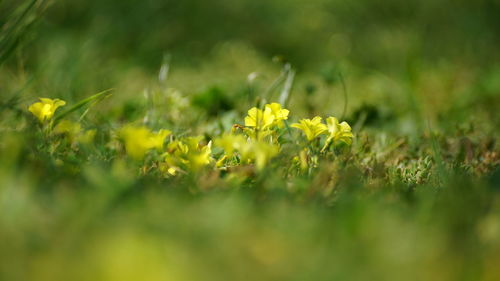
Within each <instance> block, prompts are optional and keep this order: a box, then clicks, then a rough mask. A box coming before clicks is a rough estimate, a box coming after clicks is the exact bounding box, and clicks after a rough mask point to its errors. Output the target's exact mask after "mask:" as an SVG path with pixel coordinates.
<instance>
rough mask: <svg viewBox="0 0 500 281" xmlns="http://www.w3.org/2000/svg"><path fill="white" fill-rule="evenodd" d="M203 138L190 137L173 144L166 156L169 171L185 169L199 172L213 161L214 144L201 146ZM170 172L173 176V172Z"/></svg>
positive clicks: (170, 145) (168, 148)
mask: <svg viewBox="0 0 500 281" xmlns="http://www.w3.org/2000/svg"><path fill="white" fill-rule="evenodd" d="M202 138H203V137H202V136H198V137H189V138H185V139H183V140H176V141H173V142H171V143H170V144H169V145H168V147H167V153H165V154H164V157H165V163H166V164H167V167H168V170H170V171H173V170H175V171H178V170H182V169H183V168H185V169H188V170H191V171H197V170H199V169H200V168H202V167H203V166H205V165H208V164H209V163H210V161H211V160H212V157H211V154H212V143H211V142H209V143H208V144H207V145H200V141H201V139H202ZM170 171H169V172H168V173H169V174H171V175H174V174H172V173H171V172H170Z"/></svg>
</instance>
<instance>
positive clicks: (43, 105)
mask: <svg viewBox="0 0 500 281" xmlns="http://www.w3.org/2000/svg"><path fill="white" fill-rule="evenodd" d="M39 100H40V101H39V102H36V103H34V104H32V105H30V106H29V107H28V110H29V111H30V112H31V113H32V114H33V115H34V116H35V117H36V118H37V119H38V120H39V121H40V122H41V123H44V122H46V121H49V120H51V119H52V117H53V116H54V113H55V112H56V110H57V109H58V108H59V107H61V106H64V105H66V102H65V101H63V100H60V99H49V98H39Z"/></svg>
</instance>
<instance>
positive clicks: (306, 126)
mask: <svg viewBox="0 0 500 281" xmlns="http://www.w3.org/2000/svg"><path fill="white" fill-rule="evenodd" d="M291 127H293V128H297V129H300V130H301V131H302V132H303V133H304V135H305V136H306V138H307V140H308V141H309V142H311V141H313V140H314V139H315V138H316V137H318V136H320V135H322V134H323V133H325V132H326V131H327V127H326V125H325V124H323V123H321V117H319V116H316V117H314V118H313V119H302V120H300V121H299V123H293V124H292V125H291Z"/></svg>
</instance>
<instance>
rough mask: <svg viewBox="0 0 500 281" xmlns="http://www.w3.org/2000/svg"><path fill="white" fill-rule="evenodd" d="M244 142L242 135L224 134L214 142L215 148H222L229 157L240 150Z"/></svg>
mask: <svg viewBox="0 0 500 281" xmlns="http://www.w3.org/2000/svg"><path fill="white" fill-rule="evenodd" d="M246 142H247V140H246V139H245V137H243V136H242V135H233V134H226V135H223V136H222V137H218V138H216V139H215V140H214V144H215V146H217V147H222V148H223V149H224V152H225V153H226V155H228V156H229V157H231V156H232V154H233V152H234V151H235V150H240V149H241V148H242V147H243V146H244V145H245V144H246Z"/></svg>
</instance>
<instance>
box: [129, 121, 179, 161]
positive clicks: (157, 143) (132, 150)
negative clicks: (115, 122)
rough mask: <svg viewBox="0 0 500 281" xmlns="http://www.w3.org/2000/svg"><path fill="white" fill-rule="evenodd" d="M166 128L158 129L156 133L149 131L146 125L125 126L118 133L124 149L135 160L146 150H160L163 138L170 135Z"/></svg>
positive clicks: (142, 155) (140, 157) (141, 156)
mask: <svg viewBox="0 0 500 281" xmlns="http://www.w3.org/2000/svg"><path fill="white" fill-rule="evenodd" d="M170 133H171V132H170V131H168V130H160V131H159V132H157V133H153V132H151V130H150V129H149V128H147V127H134V126H126V127H124V128H122V129H121V130H120V132H119V135H120V136H121V137H122V138H123V140H124V142H125V150H126V151H127V153H128V154H129V155H130V156H131V157H132V158H134V159H136V160H141V159H142V158H143V157H144V155H145V154H146V152H147V151H148V150H150V149H153V148H156V149H158V150H161V149H162V148H163V143H164V142H165V138H166V137H167V136H168V135H170Z"/></svg>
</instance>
